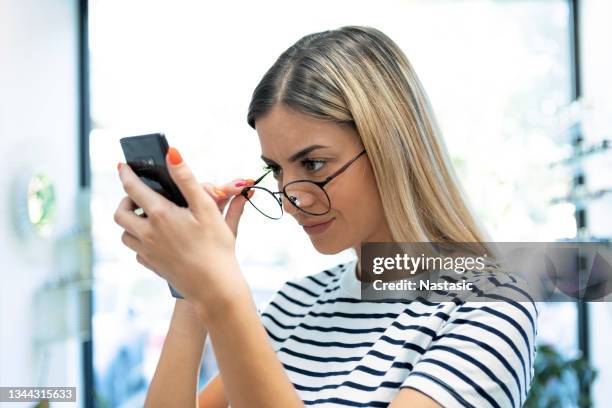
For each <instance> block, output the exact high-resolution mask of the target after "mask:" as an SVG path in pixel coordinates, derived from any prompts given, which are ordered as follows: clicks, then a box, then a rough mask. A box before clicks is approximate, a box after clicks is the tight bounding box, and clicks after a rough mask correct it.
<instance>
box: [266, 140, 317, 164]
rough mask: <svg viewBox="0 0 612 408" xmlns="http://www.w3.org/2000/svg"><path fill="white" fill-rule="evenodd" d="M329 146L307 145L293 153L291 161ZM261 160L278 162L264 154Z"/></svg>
mask: <svg viewBox="0 0 612 408" xmlns="http://www.w3.org/2000/svg"><path fill="white" fill-rule="evenodd" d="M326 147H329V146H323V145H317V144H315V145H312V146H308V147H305V148H304V149H302V150H300V151H298V152H297V153H294V154H293V155H291V157H289V162H290V163H293V162H295V161H298V160H299V159H301V158H302V157H304V156H306V155H307V154H308V153H310V152H312V151H313V150H317V149H322V148H326ZM261 160H263V161H265V162H266V163H275V164H276V162H275V161H274V160H271V159H268V158H267V157H264V156H263V155H262V156H261Z"/></svg>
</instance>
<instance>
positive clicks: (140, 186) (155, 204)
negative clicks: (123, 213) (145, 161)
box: [119, 164, 169, 214]
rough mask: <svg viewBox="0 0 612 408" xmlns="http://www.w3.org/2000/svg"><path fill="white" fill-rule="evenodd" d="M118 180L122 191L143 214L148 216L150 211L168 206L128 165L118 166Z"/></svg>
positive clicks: (164, 199) (166, 201) (163, 198)
mask: <svg viewBox="0 0 612 408" xmlns="http://www.w3.org/2000/svg"><path fill="white" fill-rule="evenodd" d="M119 178H120V179H121V183H122V184H123V190H124V191H125V192H126V193H127V195H128V196H130V198H131V199H132V200H133V201H134V202H135V203H136V204H137V205H138V206H139V207H140V208H142V209H143V210H144V212H145V213H148V214H150V213H151V212H152V210H154V209H156V210H157V209H160V208H163V207H164V206H167V205H168V203H169V201H168V200H167V199H166V198H165V197H164V196H162V195H161V194H159V193H158V192H156V191H155V190H153V189H152V188H151V187H149V186H147V185H146V184H145V183H144V182H143V181H142V180H141V179H140V178H139V177H138V176H137V175H136V173H134V170H132V168H131V167H130V166H129V165H125V164H122V165H121V166H119Z"/></svg>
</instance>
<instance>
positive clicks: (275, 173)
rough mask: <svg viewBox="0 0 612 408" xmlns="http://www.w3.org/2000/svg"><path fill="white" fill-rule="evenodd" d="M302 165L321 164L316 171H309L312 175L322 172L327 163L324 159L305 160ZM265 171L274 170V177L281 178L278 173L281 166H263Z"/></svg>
mask: <svg viewBox="0 0 612 408" xmlns="http://www.w3.org/2000/svg"><path fill="white" fill-rule="evenodd" d="M300 163H301V164H302V166H306V165H308V164H313V163H320V164H321V166H320V167H319V168H318V169H316V170H309V171H310V172H311V173H316V172H317V171H319V170H321V168H322V167H323V166H324V165H325V163H326V161H325V160H323V159H303V160H301V161H300ZM263 169H264V171H268V170H272V175H273V176H274V177H275V178H278V177H279V174H278V173H277V171H278V170H279V166H277V165H274V164H266V165H264V166H263Z"/></svg>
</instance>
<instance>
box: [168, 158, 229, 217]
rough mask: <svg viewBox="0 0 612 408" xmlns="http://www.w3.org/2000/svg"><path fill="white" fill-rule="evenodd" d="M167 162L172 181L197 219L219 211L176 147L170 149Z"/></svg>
mask: <svg viewBox="0 0 612 408" xmlns="http://www.w3.org/2000/svg"><path fill="white" fill-rule="evenodd" d="M166 162H167V166H168V171H169V172H170V177H172V180H174V182H175V183H176V185H177V187H178V188H179V190H181V193H183V196H184V197H185V200H187V204H188V206H189V208H190V210H191V212H192V213H193V214H194V215H195V216H196V217H197V216H203V217H205V216H206V215H207V214H209V213H210V211H212V209H213V208H215V209H217V205H216V203H215V200H213V199H212V197H210V195H209V194H205V193H204V192H203V191H202V187H201V186H200V184H199V183H198V182H197V180H196V178H195V177H194V175H193V173H192V172H191V170H190V169H189V167H188V166H187V164H186V163H185V162H184V161H183V158H182V157H181V155H180V153H179V152H178V150H176V149H175V148H174V147H170V148H169V149H168V154H166Z"/></svg>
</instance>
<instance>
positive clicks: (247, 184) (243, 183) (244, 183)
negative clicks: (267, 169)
mask: <svg viewBox="0 0 612 408" xmlns="http://www.w3.org/2000/svg"><path fill="white" fill-rule="evenodd" d="M253 184H255V180H253V179H246V180H242V181H239V182H238V183H236V184H234V187H251V186H252V185H253Z"/></svg>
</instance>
